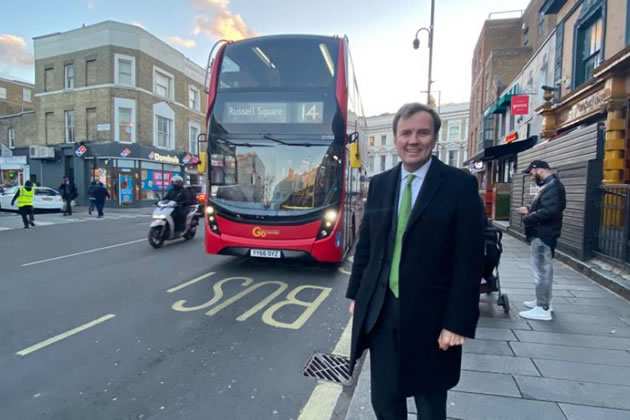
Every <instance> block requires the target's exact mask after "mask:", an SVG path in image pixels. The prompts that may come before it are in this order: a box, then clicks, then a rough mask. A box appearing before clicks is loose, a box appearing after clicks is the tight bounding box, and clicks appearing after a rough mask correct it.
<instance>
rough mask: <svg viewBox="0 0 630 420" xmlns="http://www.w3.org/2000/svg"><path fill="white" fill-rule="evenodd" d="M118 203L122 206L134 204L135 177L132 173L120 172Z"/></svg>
mask: <svg viewBox="0 0 630 420" xmlns="http://www.w3.org/2000/svg"><path fill="white" fill-rule="evenodd" d="M118 204H119V205H121V206H131V205H132V204H133V177H132V176H131V174H126V173H119V174H118Z"/></svg>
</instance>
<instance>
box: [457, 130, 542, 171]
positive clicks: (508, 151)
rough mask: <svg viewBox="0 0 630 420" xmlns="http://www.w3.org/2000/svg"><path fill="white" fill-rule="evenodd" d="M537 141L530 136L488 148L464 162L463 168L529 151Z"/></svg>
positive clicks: (536, 137)
mask: <svg viewBox="0 0 630 420" xmlns="http://www.w3.org/2000/svg"><path fill="white" fill-rule="evenodd" d="M537 141H538V136H531V137H528V138H526V139H525V140H519V141H513V142H512V143H509V144H502V145H499V146H493V147H488V148H487V149H484V150H483V151H481V152H479V153H477V154H476V155H474V156H472V157H471V158H469V159H468V160H466V161H465V162H464V166H465V165H468V164H469V163H471V162H487V161H489V160H495V159H499V158H502V157H504V156H507V155H515V154H517V153H520V152H522V151H524V150H527V149H530V148H531V147H533V146H534V145H535V144H536V142H537Z"/></svg>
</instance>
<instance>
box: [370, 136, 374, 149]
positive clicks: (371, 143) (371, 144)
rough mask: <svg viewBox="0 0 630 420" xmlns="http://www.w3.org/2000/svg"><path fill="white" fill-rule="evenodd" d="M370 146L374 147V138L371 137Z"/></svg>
mask: <svg viewBox="0 0 630 420" xmlns="http://www.w3.org/2000/svg"><path fill="white" fill-rule="evenodd" d="M370 146H372V147H374V136H370Z"/></svg>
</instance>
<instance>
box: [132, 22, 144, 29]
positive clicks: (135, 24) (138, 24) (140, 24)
mask: <svg viewBox="0 0 630 420" xmlns="http://www.w3.org/2000/svg"><path fill="white" fill-rule="evenodd" d="M131 24H132V25H133V26H137V27H139V28H142V29H144V30H145V31H146V30H147V28H145V27H144V25H143V24H142V23H140V22H131Z"/></svg>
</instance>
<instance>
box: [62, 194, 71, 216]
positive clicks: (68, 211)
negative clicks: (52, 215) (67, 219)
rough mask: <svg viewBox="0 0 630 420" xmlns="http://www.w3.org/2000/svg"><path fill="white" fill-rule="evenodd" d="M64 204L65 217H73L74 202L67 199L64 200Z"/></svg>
mask: <svg viewBox="0 0 630 420" xmlns="http://www.w3.org/2000/svg"><path fill="white" fill-rule="evenodd" d="M64 202H65V203H66V206H65V207H64V208H63V214H64V216H65V215H66V214H68V215H70V216H72V200H70V199H67V198H66V199H64Z"/></svg>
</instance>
